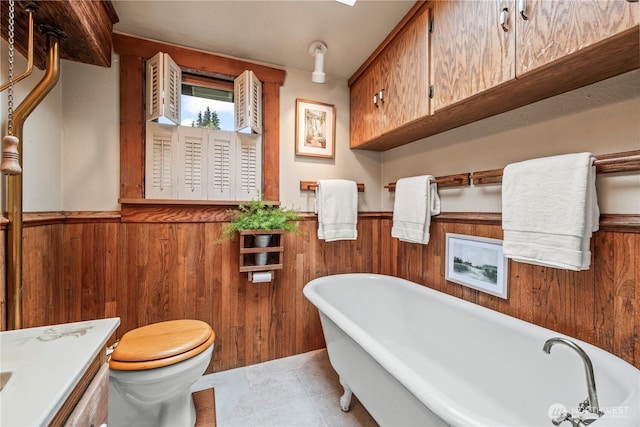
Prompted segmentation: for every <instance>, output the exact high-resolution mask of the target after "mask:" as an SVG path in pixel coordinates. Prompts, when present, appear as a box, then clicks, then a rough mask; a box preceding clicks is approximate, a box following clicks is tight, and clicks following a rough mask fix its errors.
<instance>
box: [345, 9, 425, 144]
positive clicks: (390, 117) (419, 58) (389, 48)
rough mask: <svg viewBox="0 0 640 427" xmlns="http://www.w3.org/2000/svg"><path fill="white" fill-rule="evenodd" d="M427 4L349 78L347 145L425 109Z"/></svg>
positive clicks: (380, 132)
mask: <svg viewBox="0 0 640 427" xmlns="http://www.w3.org/2000/svg"><path fill="white" fill-rule="evenodd" d="M428 27H429V8H428V7H426V5H424V4H421V5H420V9H419V10H417V13H415V15H413V16H412V17H411V19H410V21H409V22H408V23H407V24H406V25H404V26H403V27H402V29H401V30H400V31H399V32H398V33H397V35H396V36H395V37H394V38H393V40H392V41H391V42H390V43H389V44H387V45H386V46H385V48H384V49H383V50H382V51H381V53H380V54H379V55H378V56H377V57H376V59H375V61H374V62H372V63H371V65H370V66H369V67H368V68H367V70H366V71H365V72H363V73H362V74H360V75H359V76H357V77H356V78H355V79H352V81H350V85H351V124H350V133H351V147H352V148H357V147H358V146H359V145H360V144H362V143H363V142H366V141H369V140H371V139H373V138H375V137H377V136H380V135H382V134H384V133H386V132H389V131H392V130H394V129H396V128H398V127H399V126H402V125H404V124H406V123H409V122H411V121H412V120H415V119H417V118H419V117H422V116H424V115H426V114H428V113H429V96H428V91H429V85H428V72H427V71H428V66H429V64H428V59H429V30H428Z"/></svg>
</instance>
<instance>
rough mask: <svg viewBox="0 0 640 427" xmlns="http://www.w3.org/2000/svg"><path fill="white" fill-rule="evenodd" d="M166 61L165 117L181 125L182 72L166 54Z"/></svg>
mask: <svg viewBox="0 0 640 427" xmlns="http://www.w3.org/2000/svg"><path fill="white" fill-rule="evenodd" d="M164 61H165V62H164V81H165V86H164V89H165V92H164V105H163V109H164V116H165V117H166V118H167V119H169V120H171V121H172V122H173V123H175V124H177V125H179V124H180V92H181V89H182V88H181V85H182V70H181V69H180V67H178V64H176V63H175V62H174V61H173V59H171V57H170V56H169V55H168V54H166V53H165V54H164Z"/></svg>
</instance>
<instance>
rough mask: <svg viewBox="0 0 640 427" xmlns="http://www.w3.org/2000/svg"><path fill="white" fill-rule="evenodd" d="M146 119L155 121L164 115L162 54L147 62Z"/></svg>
mask: <svg viewBox="0 0 640 427" xmlns="http://www.w3.org/2000/svg"><path fill="white" fill-rule="evenodd" d="M146 83H147V88H146V89H147V105H146V106H145V108H146V112H147V114H146V119H147V120H155V119H157V118H158V117H160V116H161V115H162V52H158V53H157V54H156V55H155V56H154V57H153V58H151V59H148V60H147V82H146Z"/></svg>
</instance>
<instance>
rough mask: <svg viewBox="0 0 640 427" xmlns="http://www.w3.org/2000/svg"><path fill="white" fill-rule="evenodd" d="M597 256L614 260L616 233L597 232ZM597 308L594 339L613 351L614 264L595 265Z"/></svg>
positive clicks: (599, 344) (601, 263) (602, 346)
mask: <svg viewBox="0 0 640 427" xmlns="http://www.w3.org/2000/svg"><path fill="white" fill-rule="evenodd" d="M595 238H596V239H597V243H596V244H597V248H598V249H597V251H598V252H597V255H596V256H597V257H598V258H599V257H602V258H605V259H609V260H612V259H613V256H614V250H613V245H614V242H613V239H614V235H613V234H611V233H608V232H603V233H596V237H595ZM594 268H595V279H596V281H595V291H594V299H595V310H594V315H595V319H594V333H595V336H594V339H595V343H596V345H597V346H598V347H601V348H603V349H605V350H606V351H609V352H612V351H613V330H614V328H615V322H614V315H615V311H614V303H613V300H614V274H615V272H614V264H613V263H605V262H599V263H597V264H596V265H595V266H594Z"/></svg>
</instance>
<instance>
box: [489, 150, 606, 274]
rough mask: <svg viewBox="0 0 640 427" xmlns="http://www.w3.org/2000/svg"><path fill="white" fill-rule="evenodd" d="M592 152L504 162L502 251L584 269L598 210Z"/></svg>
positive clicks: (528, 260) (521, 258) (540, 262)
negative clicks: (511, 162)
mask: <svg viewBox="0 0 640 427" xmlns="http://www.w3.org/2000/svg"><path fill="white" fill-rule="evenodd" d="M593 160H594V156H593V155H592V154H591V153H575V154H565V155H560V156H552V157H545V158H540V159H533V160H528V161H524V162H520V163H514V164H510V165H508V166H507V167H506V168H505V169H504V172H503V176H502V228H503V230H504V241H503V250H504V255H505V256H506V257H507V258H512V259H514V260H516V261H520V262H526V263H530V264H537V265H544V266H549V267H555V268H561V269H566V270H588V269H589V265H590V263H591V251H590V242H591V234H592V233H593V232H594V231H596V230H598V221H599V217H600V211H599V209H598V201H597V196H596V170H595V166H593Z"/></svg>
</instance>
